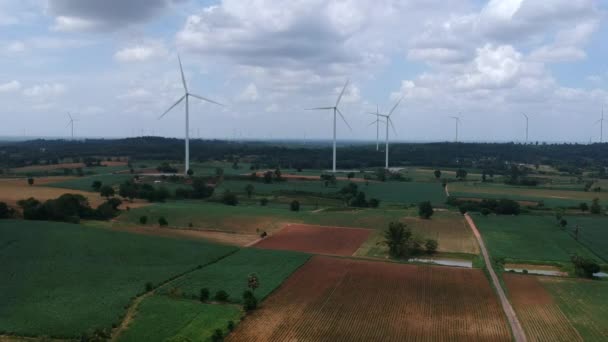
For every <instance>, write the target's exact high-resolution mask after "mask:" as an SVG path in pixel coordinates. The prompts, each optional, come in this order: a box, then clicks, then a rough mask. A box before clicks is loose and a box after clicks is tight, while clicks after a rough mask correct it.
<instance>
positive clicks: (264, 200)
mask: <svg viewBox="0 0 608 342" xmlns="http://www.w3.org/2000/svg"><path fill="white" fill-rule="evenodd" d="M267 204H268V198H262V199H260V205H261V206H262V207H265V206H266V205H267Z"/></svg>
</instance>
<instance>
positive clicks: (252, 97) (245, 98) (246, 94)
mask: <svg viewBox="0 0 608 342" xmlns="http://www.w3.org/2000/svg"><path fill="white" fill-rule="evenodd" d="M258 98H259V95H258V88H257V87H256V86H255V84H253V83H249V85H247V87H245V89H243V91H242V92H241V93H240V94H239V96H238V97H237V100H238V101H240V102H255V101H257V100H258Z"/></svg>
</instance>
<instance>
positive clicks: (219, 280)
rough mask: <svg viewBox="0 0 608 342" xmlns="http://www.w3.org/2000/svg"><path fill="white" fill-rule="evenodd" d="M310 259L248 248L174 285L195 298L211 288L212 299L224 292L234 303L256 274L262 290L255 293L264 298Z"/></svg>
mask: <svg viewBox="0 0 608 342" xmlns="http://www.w3.org/2000/svg"><path fill="white" fill-rule="evenodd" d="M308 258H309V255H308V254H304V253H297V252H286V251H271V250H263V249H256V248H245V249H241V250H239V251H238V252H237V253H234V254H232V255H230V256H228V257H226V258H224V259H222V260H220V261H219V262H217V263H214V264H211V265H209V266H207V267H204V268H202V269H200V270H196V271H195V272H192V273H190V274H188V275H186V276H184V277H182V278H180V279H178V280H176V281H175V282H174V283H172V284H171V286H172V287H176V288H178V289H179V290H180V291H182V293H183V294H184V295H186V296H194V297H198V295H199V293H200V290H201V289H202V288H208V289H209V291H210V293H211V296H212V297H213V295H214V294H215V293H216V292H217V291H219V290H224V291H226V292H227V293H228V294H229V296H230V297H229V300H230V301H231V302H235V303H239V302H241V301H242V297H241V296H242V294H243V291H245V290H247V276H248V275H249V274H251V273H256V274H257V276H258V278H259V284H260V287H259V288H258V289H256V290H255V294H256V296H257V297H258V299H263V298H265V297H266V296H267V295H268V294H269V293H270V292H272V291H273V290H274V289H276V288H277V287H278V286H279V285H280V284H281V283H282V282H283V280H285V278H287V277H289V275H291V274H292V273H293V272H294V271H295V270H296V269H298V268H299V267H300V266H301V265H302V264H304V263H305V262H306V261H307V260H308ZM161 291H162V290H161Z"/></svg>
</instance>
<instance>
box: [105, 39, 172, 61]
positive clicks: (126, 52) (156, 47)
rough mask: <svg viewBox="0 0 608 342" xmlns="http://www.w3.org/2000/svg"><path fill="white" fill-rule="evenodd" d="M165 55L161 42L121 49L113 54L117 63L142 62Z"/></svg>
mask: <svg viewBox="0 0 608 342" xmlns="http://www.w3.org/2000/svg"><path fill="white" fill-rule="evenodd" d="M166 55H167V49H165V47H164V45H163V44H162V43H161V42H148V43H144V44H136V45H134V46H130V47H126V48H123V49H121V50H119V51H117V52H116V53H115V54H114V59H115V60H117V61H119V62H123V63H124V62H127V63H128V62H144V61H147V60H151V59H154V58H158V57H164V56H166Z"/></svg>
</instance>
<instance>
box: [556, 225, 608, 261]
mask: <svg viewBox="0 0 608 342" xmlns="http://www.w3.org/2000/svg"><path fill="white" fill-rule="evenodd" d="M566 220H567V221H568V226H569V230H570V231H571V232H572V233H571V235H572V236H574V228H575V227H576V225H579V226H580V230H579V241H580V242H581V243H582V244H583V245H585V246H587V248H589V249H590V250H592V251H593V252H594V253H595V254H597V255H598V256H599V257H600V258H602V259H603V261H604V262H608V217H605V216H568V217H566Z"/></svg>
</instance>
